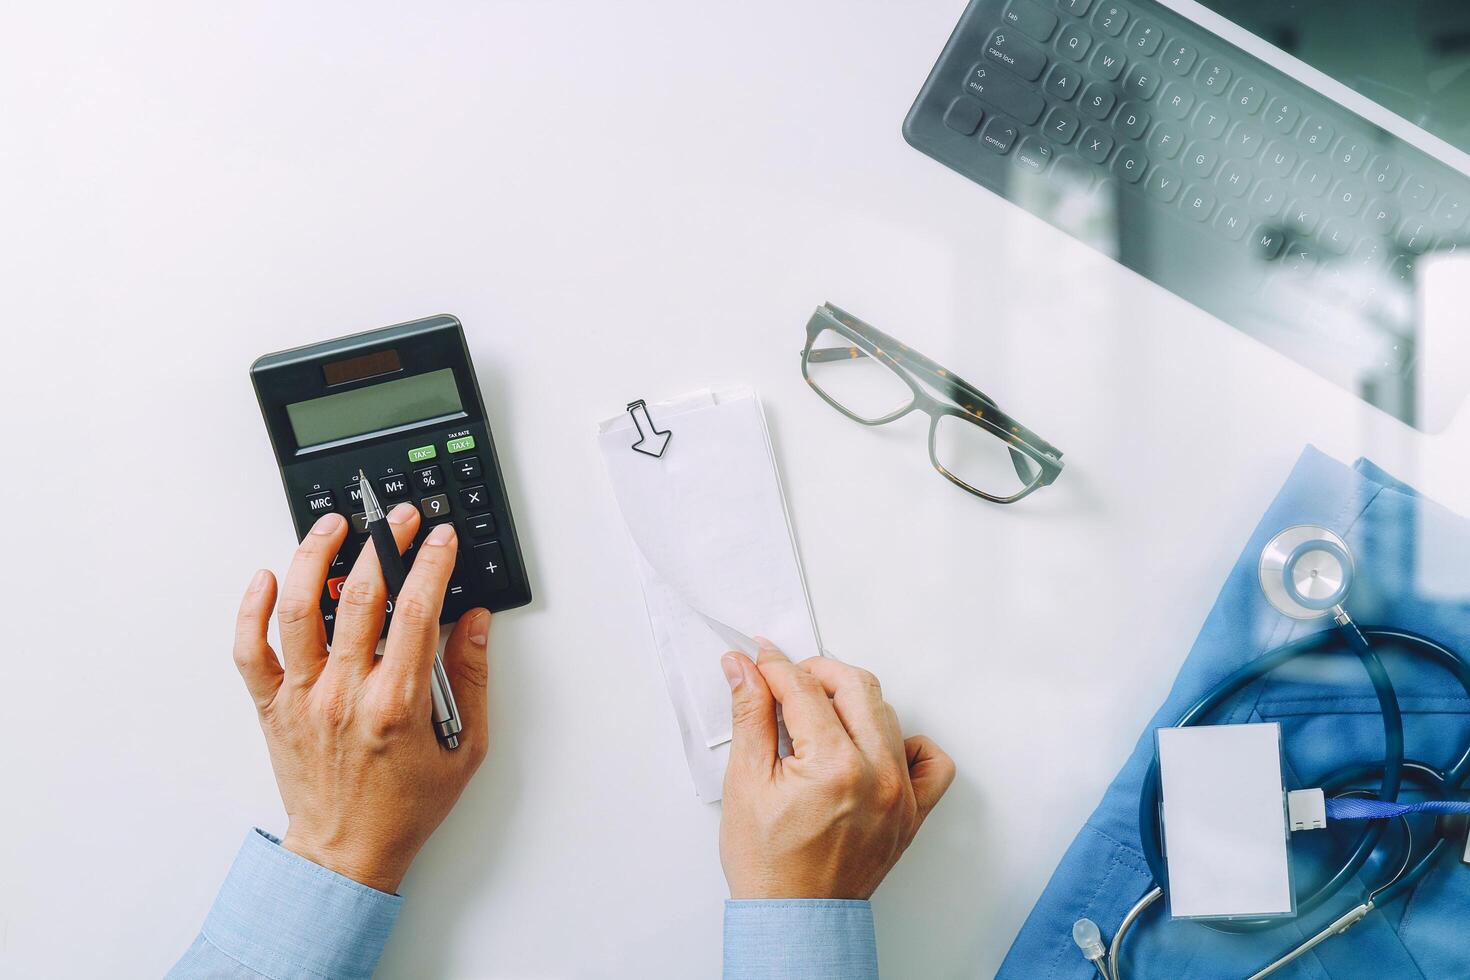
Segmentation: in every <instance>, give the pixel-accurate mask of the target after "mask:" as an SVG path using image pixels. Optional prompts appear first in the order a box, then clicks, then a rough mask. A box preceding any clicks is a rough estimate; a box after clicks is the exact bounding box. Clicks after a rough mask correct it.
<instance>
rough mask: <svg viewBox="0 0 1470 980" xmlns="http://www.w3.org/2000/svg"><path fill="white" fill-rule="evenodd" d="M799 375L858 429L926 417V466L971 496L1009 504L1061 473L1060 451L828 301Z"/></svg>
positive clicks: (816, 317) (810, 333) (812, 329)
mask: <svg viewBox="0 0 1470 980" xmlns="http://www.w3.org/2000/svg"><path fill="white" fill-rule="evenodd" d="M801 373H802V376H803V377H805V378H806V381H807V384H809V385H811V388H812V390H813V391H815V392H816V393H817V394H818V395H821V396H822V398H823V400H824V401H826V402H827V404H829V405H831V406H832V407H833V408H835V409H837V410H838V411H839V412H841V413H842V414H843V415H846V416H847V417H848V418H850V419H852V420H853V421H854V422H860V423H862V424H863V425H886V424H887V423H889V422H893V421H896V420H898V419H901V418H903V417H904V416H905V415H908V414H909V413H910V412H913V411H914V410H916V409H917V410H918V411H921V412H924V413H925V414H927V415H928V416H929V461H930V462H931V463H933V464H934V468H935V469H936V470H938V471H939V472H940V474H941V475H943V476H944V478H945V479H947V480H949V481H950V482H951V483H953V484H955V485H956V486H958V487H959V488H960V489H962V490H966V491H968V492H970V493H973V494H974V495H975V496H977V497H983V498H985V499H986V500H989V501H991V502H993V503H997V504H1011V503H1015V502H1016V501H1017V500H1020V499H1021V498H1022V497H1025V496H1027V495H1028V494H1030V493H1032V492H1033V491H1035V490H1037V489H1038V488H1040V487H1044V486H1047V485H1049V484H1050V483H1052V482H1053V481H1054V480H1056V478H1057V476H1058V475H1059V474H1060V473H1061V472H1062V453H1061V450H1059V449H1057V448H1056V447H1055V446H1053V445H1052V444H1051V443H1049V442H1047V441H1046V440H1044V439H1042V438H1041V437H1040V436H1038V435H1037V434H1036V433H1034V432H1032V431H1031V430H1030V429H1027V428H1026V427H1025V426H1023V425H1021V424H1020V423H1019V422H1017V421H1016V420H1015V419H1013V418H1011V417H1010V416H1009V415H1007V414H1005V413H1004V412H1002V411H1001V410H1000V406H998V405H996V403H995V400H994V399H993V398H991V397H990V396H988V395H986V394H985V393H984V392H982V391H981V390H980V389H979V388H976V387H975V386H974V385H972V384H970V383H969V382H968V381H965V380H964V379H962V378H960V377H958V376H956V375H954V374H952V373H951V372H949V371H947V370H946V369H945V368H943V367H941V366H940V365H938V364H936V363H935V362H934V361H931V360H930V359H929V358H927V357H925V356H924V355H923V354H920V353H919V352H918V351H916V350H913V349H911V348H909V347H907V346H905V345H904V344H901V343H899V342H898V341H897V340H894V339H893V338H892V337H890V336H888V334H886V333H884V332H883V331H881V330H879V329H878V328H877V327H873V326H870V325H868V324H866V323H864V322H863V321H861V320H859V319H858V318H857V317H855V316H853V315H852V314H850V313H846V312H844V311H842V310H840V309H838V308H837V307H835V306H833V305H831V304H830V303H828V304H824V305H822V306H820V307H818V308H817V312H816V313H814V314H813V315H812V318H811V321H810V322H809V323H808V324H807V326H806V348H805V349H804V350H803V351H802V352H801ZM920 385H923V386H924V387H920ZM925 388H928V389H931V390H932V391H934V392H935V393H937V394H938V395H939V396H940V397H935V395H933V394H930V393H929V391H926V390H925Z"/></svg>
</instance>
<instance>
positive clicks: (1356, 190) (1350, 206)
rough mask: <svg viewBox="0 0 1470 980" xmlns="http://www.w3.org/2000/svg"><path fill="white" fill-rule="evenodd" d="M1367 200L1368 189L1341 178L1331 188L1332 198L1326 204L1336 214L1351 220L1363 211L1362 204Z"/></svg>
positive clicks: (1353, 181)
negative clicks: (1330, 206)
mask: <svg viewBox="0 0 1470 980" xmlns="http://www.w3.org/2000/svg"><path fill="white" fill-rule="evenodd" d="M1367 200H1368V188H1367V187H1365V186H1363V185H1362V184H1360V183H1358V182H1357V181H1356V180H1348V179H1347V178H1343V179H1342V180H1339V181H1338V182H1337V186H1335V187H1333V188H1332V196H1331V197H1330V198H1329V199H1328V203H1329V204H1331V205H1332V209H1333V210H1334V211H1336V212H1337V213H1338V214H1341V215H1344V216H1346V217H1349V218H1352V217H1355V216H1356V215H1357V213H1358V212H1359V211H1361V210H1363V203H1364V202H1365V201H1367Z"/></svg>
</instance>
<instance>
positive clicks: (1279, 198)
mask: <svg viewBox="0 0 1470 980" xmlns="http://www.w3.org/2000/svg"><path fill="white" fill-rule="evenodd" d="M1285 206H1286V185H1285V184H1283V183H1282V182H1281V181H1279V180H1263V181H1261V182H1260V183H1259V184H1257V185H1256V189H1255V190H1254V191H1252V192H1251V207H1252V208H1254V209H1255V211H1256V213H1257V214H1260V215H1262V216H1264V217H1271V218H1274V217H1276V216H1277V215H1278V214H1280V213H1281V209H1282V208H1284V207H1285Z"/></svg>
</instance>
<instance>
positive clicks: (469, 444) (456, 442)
mask: <svg viewBox="0 0 1470 980" xmlns="http://www.w3.org/2000/svg"><path fill="white" fill-rule="evenodd" d="M448 448H449V451H450V452H452V453H462V452H464V451H465V450H466V449H474V448H475V437H474V436H460V437H459V438H458V439H450V440H449V446H448Z"/></svg>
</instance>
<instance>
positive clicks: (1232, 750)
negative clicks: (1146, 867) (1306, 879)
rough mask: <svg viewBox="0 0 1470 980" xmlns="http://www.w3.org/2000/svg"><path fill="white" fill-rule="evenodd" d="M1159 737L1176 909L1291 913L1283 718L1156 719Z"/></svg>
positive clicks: (1189, 913)
mask: <svg viewBox="0 0 1470 980" xmlns="http://www.w3.org/2000/svg"><path fill="white" fill-rule="evenodd" d="M1158 747H1159V776H1160V781H1161V786H1162V790H1163V800H1164V852H1165V861H1166V864H1167V866H1168V872H1169V873H1168V878H1169V889H1168V894H1169V912H1170V914H1172V915H1173V916H1174V917H1175V918H1222V917H1227V916H1263V915H1264V916H1269V915H1290V914H1292V912H1293V911H1295V902H1294V900H1293V897H1292V890H1291V887H1292V886H1291V868H1290V864H1289V859H1288V855H1287V832H1286V813H1285V808H1284V807H1285V804H1284V799H1285V794H1284V792H1283V790H1282V781H1281V726H1280V725H1277V724H1263V725H1201V726H1197V727H1191V728H1160V729H1159V730H1158Z"/></svg>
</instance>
